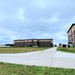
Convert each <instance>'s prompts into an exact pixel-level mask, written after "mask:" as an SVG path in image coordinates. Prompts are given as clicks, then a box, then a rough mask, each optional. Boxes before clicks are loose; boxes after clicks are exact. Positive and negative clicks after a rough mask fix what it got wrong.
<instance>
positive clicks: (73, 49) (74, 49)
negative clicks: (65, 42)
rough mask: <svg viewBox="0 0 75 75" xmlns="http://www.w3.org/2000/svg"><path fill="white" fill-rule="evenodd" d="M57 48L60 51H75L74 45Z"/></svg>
mask: <svg viewBox="0 0 75 75" xmlns="http://www.w3.org/2000/svg"><path fill="white" fill-rule="evenodd" d="M57 50H58V51H63V52H69V53H75V47H72V48H62V47H58V48H57Z"/></svg>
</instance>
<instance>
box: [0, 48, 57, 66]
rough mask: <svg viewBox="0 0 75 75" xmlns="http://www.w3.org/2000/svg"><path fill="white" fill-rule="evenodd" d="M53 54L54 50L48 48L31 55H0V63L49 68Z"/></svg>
mask: <svg viewBox="0 0 75 75" xmlns="http://www.w3.org/2000/svg"><path fill="white" fill-rule="evenodd" d="M55 52H56V48H50V49H47V50H44V51H37V52H31V53H20V54H0V62H8V63H16V64H25V65H36V66H50V64H51V63H52V59H53V57H54V53H55Z"/></svg>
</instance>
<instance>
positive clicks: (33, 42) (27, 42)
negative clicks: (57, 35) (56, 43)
mask: <svg viewBox="0 0 75 75" xmlns="http://www.w3.org/2000/svg"><path fill="white" fill-rule="evenodd" d="M14 46H16V47H25V46H29V47H33V46H37V47H48V46H51V47H52V46H53V39H22V40H14Z"/></svg>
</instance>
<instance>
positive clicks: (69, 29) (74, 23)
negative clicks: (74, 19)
mask: <svg viewBox="0 0 75 75" xmlns="http://www.w3.org/2000/svg"><path fill="white" fill-rule="evenodd" d="M74 25H75V23H73V24H72V25H71V27H70V28H69V30H68V31H67V33H68V32H69V31H70V29H71V28H72V27H73V26H74Z"/></svg>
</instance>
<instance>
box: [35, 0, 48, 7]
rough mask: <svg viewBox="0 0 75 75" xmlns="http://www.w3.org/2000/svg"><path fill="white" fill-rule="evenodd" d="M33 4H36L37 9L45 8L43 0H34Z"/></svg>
mask: <svg viewBox="0 0 75 75" xmlns="http://www.w3.org/2000/svg"><path fill="white" fill-rule="evenodd" d="M35 3H36V4H37V5H38V6H39V7H41V8H44V7H46V6H47V4H46V1H45V0H35Z"/></svg>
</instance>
